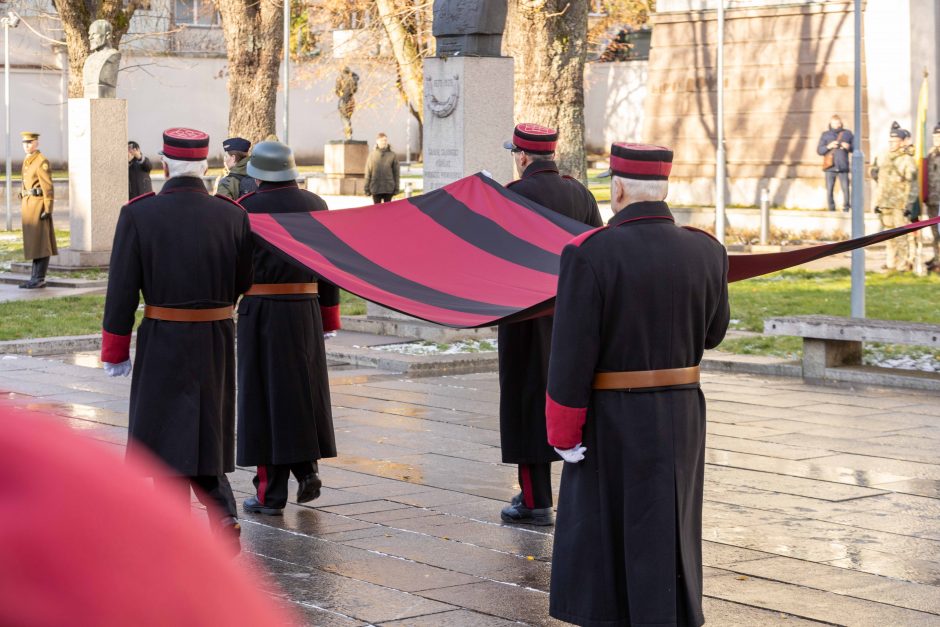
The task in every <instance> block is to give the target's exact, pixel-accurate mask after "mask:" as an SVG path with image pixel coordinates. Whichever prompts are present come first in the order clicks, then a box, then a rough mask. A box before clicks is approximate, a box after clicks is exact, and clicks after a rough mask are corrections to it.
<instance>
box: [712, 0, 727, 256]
mask: <svg viewBox="0 0 940 627" xmlns="http://www.w3.org/2000/svg"><path fill="white" fill-rule="evenodd" d="M717 56H718V58H717V63H718V91H717V100H718V120H717V123H716V127H717V128H716V134H717V141H718V149H717V151H716V152H715V237H716V238H717V239H718V241H719V242H721V243H722V244H724V243H725V179H726V178H727V176H726V174H725V0H718V55H717Z"/></svg>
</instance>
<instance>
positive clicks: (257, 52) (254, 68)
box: [216, 0, 290, 143]
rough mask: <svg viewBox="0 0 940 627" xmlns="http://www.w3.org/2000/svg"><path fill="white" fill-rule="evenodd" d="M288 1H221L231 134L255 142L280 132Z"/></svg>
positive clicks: (229, 130) (219, 6)
mask: <svg viewBox="0 0 940 627" xmlns="http://www.w3.org/2000/svg"><path fill="white" fill-rule="evenodd" d="M285 1H290V0H216V5H217V6H218V8H219V13H220V14H221V16H222V32H223V35H224V37H225V54H226V57H227V58H228V95H229V105H228V106H229V110H228V111H229V112H228V132H229V135H232V136H235V135H237V136H240V137H245V138H246V139H248V140H249V141H251V142H252V143H254V142H257V141H261V140H262V139H264V138H265V137H266V136H267V135H269V134H272V133H274V131H275V124H276V109H275V108H276V105H277V88H278V69H279V67H280V62H281V54H282V51H283V49H284V48H283V46H284V32H283V26H284V16H283V8H284V4H283V2H285Z"/></svg>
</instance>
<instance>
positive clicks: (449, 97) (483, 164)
mask: <svg viewBox="0 0 940 627" xmlns="http://www.w3.org/2000/svg"><path fill="white" fill-rule="evenodd" d="M512 107H513V60H512V59H511V58H509V57H460V56H458V57H449V58H438V57H432V58H427V59H425V60H424V140H423V143H424V191H425V193H427V192H429V191H433V190H435V189H438V188H439V187H443V186H445V185H447V184H448V183H453V182H454V181H456V180H458V179H460V178H463V177H465V176H468V175H470V174H474V173H475V172H479V171H480V170H487V171H488V172H490V173H491V174H492V175H493V178H494V179H496V180H497V181H498V182H500V183H502V184H504V185H505V184H506V183H508V182H509V181H511V180H512V174H513V173H512V157H511V156H510V154H509V153H508V152H507V151H506V150H505V149H504V148H503V142H504V141H506V140H508V139H510V138H511V136H512V128H513V119H512V111H513V109H512Z"/></svg>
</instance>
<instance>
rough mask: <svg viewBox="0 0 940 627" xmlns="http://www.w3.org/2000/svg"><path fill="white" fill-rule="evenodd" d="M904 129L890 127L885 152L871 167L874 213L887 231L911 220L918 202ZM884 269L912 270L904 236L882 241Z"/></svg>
mask: <svg viewBox="0 0 940 627" xmlns="http://www.w3.org/2000/svg"><path fill="white" fill-rule="evenodd" d="M904 133H905V131H904V129H902V128H899V127H898V126H897V124H895V125H894V126H893V127H892V128H891V139H890V140H889V142H888V150H887V151H886V152H885V153H883V154H882V155H880V156H879V157H878V158H876V159H875V162H874V163H873V164H872V172H871V175H872V178H873V179H875V181H877V182H878V193H877V195H876V196H875V212H876V213H878V215H879V216H880V217H881V225H882V227H884V228H886V229H893V228H895V227H899V226H903V225H905V224H908V223H909V222H910V221H911V207H912V206H913V204H914V202H915V201H916V200H917V164H916V163H915V161H914V157H912V156H911V155H910V153H909V152H908V151H907V150H906V148H905V146H904ZM885 246H886V248H887V259H886V260H885V269H887V270H898V271H907V270H910V269H911V268H912V263H911V257H910V244H909V241H908V238H907V237H904V236H902V237H896V238H894V239H889V240H888V241H887V242H885Z"/></svg>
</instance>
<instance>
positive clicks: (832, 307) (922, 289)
mask: <svg viewBox="0 0 940 627" xmlns="http://www.w3.org/2000/svg"><path fill="white" fill-rule="evenodd" d="M865 282H866V290H865V302H866V314H867V315H868V317H869V318H876V319H881V320H904V321H909V322H930V323H940V306H938V304H940V276H937V275H935V274H934V275H930V276H927V277H916V276H913V275H911V274H876V273H869V274H868V275H867V276H866V281H865ZM850 291H851V277H850V273H849V270H848V269H839V270H829V271H825V272H810V271H807V270H787V271H784V272H777V273H774V274H771V275H768V276H766V277H759V278H756V279H748V280H746V281H740V282H737V283H732V284H731V285H730V286H729V292H730V294H729V296H730V300H731V318H732V324H731V328H733V329H740V330H744V331H757V332H762V331H763V330H764V319H765V318H772V317H775V316H785V315H800V314H822V315H830V316H848V315H849V313H850V301H849V297H850ZM801 347H802V339H800V338H796V337H753V338H733V339H728V340H726V341H725V342H724V343H722V345H721V346H720V347H719V348H720V350H724V351H728V352H733V353H741V354H755V355H776V356H781V357H793V356H798V355H799V354H800V353H801ZM876 348H878V347H876ZM879 349H880V350H883V351H885V352H888V353H890V352H892V351H893V352H898V351H900V352H906V353H908V354H923V353H924V351H922V350H920V349H918V348H917V347H908V348H906V349H900V348H898V349H893V348H888V347H880V348H879Z"/></svg>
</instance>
